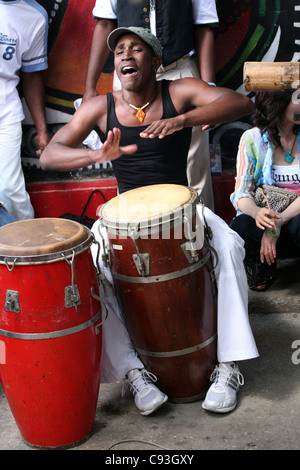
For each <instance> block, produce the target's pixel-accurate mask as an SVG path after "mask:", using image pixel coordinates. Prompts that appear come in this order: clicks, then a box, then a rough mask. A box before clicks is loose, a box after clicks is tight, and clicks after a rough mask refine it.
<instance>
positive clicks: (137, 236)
mask: <svg viewBox="0 0 300 470" xmlns="http://www.w3.org/2000/svg"><path fill="white" fill-rule="evenodd" d="M198 202H199V200H198V196H197V193H196V192H195V191H194V190H193V189H191V188H188V187H185V186H179V185H172V184H161V185H153V186H145V187H142V188H138V189H134V190H131V191H128V192H126V193H123V194H121V195H119V196H117V197H115V198H113V199H111V200H110V201H109V202H107V203H106V204H105V205H104V206H103V207H102V209H101V211H100V224H101V225H102V226H104V227H106V230H107V233H108V245H109V246H108V248H109V258H110V263H111V271H112V275H113V278H114V285H115V291H116V295H117V297H118V300H119V303H120V307H121V309H122V313H123V315H124V320H125V322H126V325H127V328H128V331H129V334H130V336H131V339H132V342H133V344H134V346H135V348H136V350H137V352H138V354H139V356H140V358H141V360H142V362H143V364H144V365H145V367H146V368H147V369H148V370H149V371H151V372H152V373H154V374H155V375H156V376H157V384H158V386H159V387H160V389H161V390H162V391H164V392H165V393H166V394H167V395H168V396H169V399H170V400H171V401H174V402H191V401H195V400H197V399H200V398H202V397H203V395H204V394H205V392H206V391H207V388H208V386H209V383H210V375H211V372H212V370H213V368H214V365H215V362H216V289H215V282H214V278H213V266H212V262H211V250H210V247H209V245H208V243H207V242H206V237H205V231H204V225H203V224H202V223H201V220H200V218H199V216H198V215H197V210H196V206H197V204H198Z"/></svg>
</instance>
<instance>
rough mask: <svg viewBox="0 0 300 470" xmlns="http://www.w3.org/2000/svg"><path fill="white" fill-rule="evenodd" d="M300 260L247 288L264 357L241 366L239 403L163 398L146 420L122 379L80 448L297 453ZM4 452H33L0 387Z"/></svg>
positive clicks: (107, 394)
mask: <svg viewBox="0 0 300 470" xmlns="http://www.w3.org/2000/svg"><path fill="white" fill-rule="evenodd" d="M299 267H300V261H298V260H297V261H291V262H286V263H283V262H282V263H279V266H278V273H279V278H278V280H277V281H276V282H275V283H274V285H273V286H272V287H271V288H270V289H269V290H268V291H267V292H266V293H259V294H258V293H253V292H249V313H250V322H251V325H252V328H253V332H254V336H255V339H256V342H257V346H258V349H259V352H260V357H259V358H257V359H254V360H251V361H245V362H243V363H240V364H239V366H240V369H241V372H242V373H243V375H244V377H245V384H244V386H243V387H242V388H241V390H240V392H239V395H238V406H237V408H236V409H235V410H234V411H233V412H232V413H229V414H225V415H217V414H212V413H209V412H207V411H205V410H203V409H202V407H201V401H198V402H194V403H190V404H174V403H166V404H165V405H164V406H163V407H162V408H161V409H160V410H158V411H157V412H156V413H155V414H153V415H151V416H148V417H143V416H141V415H140V414H139V413H138V412H137V410H136V408H135V406H134V404H133V400H132V398H131V396H126V397H121V389H122V384H120V383H116V384H111V385H102V386H101V388H100V393H99V400H98V406H97V411H96V416H95V423H94V429H93V433H92V435H91V436H90V437H89V439H87V440H86V441H85V442H84V443H82V444H81V445H78V446H76V447H74V448H72V451H75V450H102V451H108V450H111V451H114V452H113V453H112V452H107V453H105V454H104V455H110V456H111V455H112V454H113V455H118V451H123V450H127V451H129V453H128V454H126V455H131V454H132V455H134V451H137V450H147V451H151V454H153V453H155V454H157V453H159V452H161V451H162V450H163V449H165V450H166V451H170V452H171V451H176V453H177V454H179V452H178V451H181V452H180V455H181V454H182V455H183V454H184V451H188V450H189V451H197V450H299V449H300V425H299V423H300V406H299V403H300V289H299V287H300V276H299ZM0 450H33V449H32V448H31V447H28V446H27V445H26V444H25V443H24V441H23V440H22V437H21V435H20V433H19V430H18V428H17V426H16V424H15V421H14V418H13V416H12V414H11V411H10V409H9V406H8V404H7V401H6V398H5V395H4V392H3V389H2V388H1V385H0Z"/></svg>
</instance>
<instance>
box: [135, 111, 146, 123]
mask: <svg viewBox="0 0 300 470" xmlns="http://www.w3.org/2000/svg"><path fill="white" fill-rule="evenodd" d="M145 116H146V113H144V111H143V110H142V109H141V108H139V109H138V111H137V113H136V115H135V117H137V118H138V120H139V121H140V122H143V120H144V118H145Z"/></svg>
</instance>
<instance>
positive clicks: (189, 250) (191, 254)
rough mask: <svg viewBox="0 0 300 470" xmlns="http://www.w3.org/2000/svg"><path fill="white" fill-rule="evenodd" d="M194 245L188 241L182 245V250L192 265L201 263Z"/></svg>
mask: <svg viewBox="0 0 300 470" xmlns="http://www.w3.org/2000/svg"><path fill="white" fill-rule="evenodd" d="M193 244H194V243H193V242H192V241H188V242H186V243H183V244H182V245H181V248H182V250H183V252H184V254H185V256H186V257H187V259H188V262H189V263H190V264H192V263H196V262H197V261H199V255H198V251H197V250H195V249H194V248H193Z"/></svg>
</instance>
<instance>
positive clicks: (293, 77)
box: [243, 62, 300, 91]
mask: <svg viewBox="0 0 300 470" xmlns="http://www.w3.org/2000/svg"><path fill="white" fill-rule="evenodd" d="M243 82H244V88H245V90H246V91H265V90H270V91H276V90H288V89H295V90H296V89H298V88H299V87H300V62H245V63H244V78H243Z"/></svg>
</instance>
